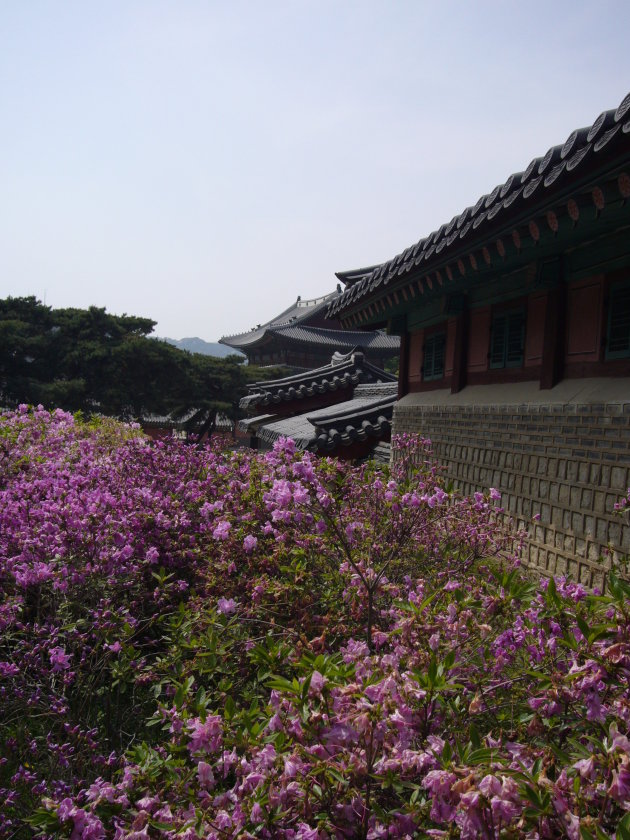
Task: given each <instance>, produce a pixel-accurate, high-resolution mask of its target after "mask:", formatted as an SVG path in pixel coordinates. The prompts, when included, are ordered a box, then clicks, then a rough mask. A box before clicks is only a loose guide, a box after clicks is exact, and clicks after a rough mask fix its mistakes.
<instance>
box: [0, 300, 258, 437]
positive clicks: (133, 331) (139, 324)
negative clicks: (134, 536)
mask: <svg viewBox="0 0 630 840" xmlns="http://www.w3.org/2000/svg"><path fill="white" fill-rule="evenodd" d="M154 326H155V322H154V321H152V320H151V319H150V318H139V317H135V316H130V315H111V314H110V313H108V312H107V311H106V310H105V309H100V308H98V307H95V306H91V307H90V308H89V309H87V310H85V309H52V308H51V307H49V306H45V305H44V304H42V303H41V302H40V301H38V300H37V299H36V298H35V297H26V298H7V299H5V300H0V405H3V406H5V407H14V406H16V405H18V404H19V403H31V404H34V405H37V404H41V405H43V406H45V407H53V406H58V407H61V408H63V409H65V410H68V411H83V412H84V413H86V414H92V413H99V414H105V415H109V416H113V417H117V418H120V419H124V420H132V419H143V418H147V417H149V416H155V415H159V416H169V417H172V418H173V419H174V420H178V421H183V422H185V424H186V427H187V428H188V429H189V430H190V431H193V432H197V433H200V434H204V433H206V432H209V433H212V431H213V430H214V427H215V425H216V421H217V416H218V415H219V414H224V415H226V416H228V417H229V418H230V419H232V420H236V419H237V416H238V402H239V399H240V397H241V396H242V395H243V393H244V391H245V386H246V383H247V382H248V381H252V380H253V379H260V378H262V376H261V371H259V370H254V369H250V368H248V367H247V366H246V365H244V364H243V359H242V358H241V357H237V356H230V357H228V358H226V359H217V358H214V357H211V356H203V355H201V354H191V353H186V352H184V351H182V350H179V349H178V348H176V347H173V346H172V345H170V344H167V343H166V342H163V341H156V340H155V339H152V338H149V335H150V333H151V332H152V330H153V328H154Z"/></svg>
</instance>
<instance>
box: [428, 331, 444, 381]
mask: <svg viewBox="0 0 630 840" xmlns="http://www.w3.org/2000/svg"><path fill="white" fill-rule="evenodd" d="M445 354H446V335H445V334H444V333H436V334H434V335H432V336H429V338H427V340H426V341H425V343H424V355H423V363H422V378H423V379H424V380H425V381H428V380H431V379H442V377H443V376H444V357H445Z"/></svg>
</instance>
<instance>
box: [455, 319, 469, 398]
mask: <svg viewBox="0 0 630 840" xmlns="http://www.w3.org/2000/svg"><path fill="white" fill-rule="evenodd" d="M467 368H468V308H467V307H466V306H465V305H464V307H463V309H462V311H461V312H460V313H459V315H458V316H457V319H456V321H455V354H454V360H453V376H452V378H451V394H457V393H458V392H459V391H461V390H462V388H465V387H466V371H467Z"/></svg>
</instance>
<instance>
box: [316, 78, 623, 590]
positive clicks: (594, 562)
mask: <svg viewBox="0 0 630 840" xmlns="http://www.w3.org/2000/svg"><path fill="white" fill-rule="evenodd" d="M346 274H348V275H350V276H352V275H353V273H352V272H347V273H346ZM355 275H356V276H354V277H353V282H350V283H349V284H348V285H347V287H346V289H345V290H344V291H343V292H342V293H341V294H339V295H336V296H334V298H332V299H331V300H330V301H329V302H328V303H327V313H328V316H329V317H330V318H333V319H335V320H336V321H338V322H339V323H340V324H341V326H342V327H343V328H345V329H347V330H349V331H351V332H356V331H360V330H363V329H366V330H369V331H372V330H375V329H387V331H388V332H389V333H390V334H395V335H398V336H400V339H401V350H400V376H399V383H398V401H397V403H396V406H395V409H394V414H393V431H394V432H395V433H396V432H404V431H414V432H419V433H421V434H422V435H424V436H426V437H429V438H431V440H432V442H433V447H434V453H435V455H436V457H437V459H438V460H439V461H441V462H442V463H443V465H444V466H445V468H446V471H447V474H448V475H450V477H451V478H452V479H453V481H454V482H455V483H456V484H457V485H458V486H459V487H460V489H461V490H462V491H463V492H466V493H469V492H472V491H475V490H482V489H485V488H487V487H489V486H496V487H498V488H499V489H500V490H501V492H502V494H503V504H504V506H505V508H506V510H507V512H508V513H509V514H510V515H511V516H512V517H513V518H514V519H515V520H516V522H517V523H518V524H520V525H521V526H524V527H527V528H528V529H529V531H528V533H529V537H528V540H527V544H526V561H527V562H528V563H529V564H531V565H532V566H537V567H538V568H542V569H544V570H546V571H548V572H549V573H556V574H561V573H569V574H570V575H571V576H572V577H573V578H574V579H578V580H581V581H582V582H584V583H585V584H587V585H596V584H598V583H601V580H602V576H603V573H604V572H605V569H606V568H607V567H608V566H609V564H610V562H611V558H612V557H614V556H616V555H618V554H620V553H623V552H628V551H630V526H629V525H628V522H627V520H623V519H621V518H620V517H619V516H618V515H617V514H616V512H615V509H614V505H615V503H616V501H617V500H618V498H619V497H620V496H622V495H625V492H626V490H627V488H628V486H629V485H630V94H629V95H628V96H626V98H625V99H624V100H623V102H622V103H621V104H620V105H619V107H618V108H616V109H612V110H609V111H604V112H603V113H602V114H600V116H599V117H597V119H596V120H595V121H594V123H593V124H592V125H590V126H587V127H584V128H579V129H577V130H575V131H573V132H572V133H571V134H570V135H569V137H568V138H567V139H566V141H564V142H560V143H559V144H558V145H556V146H553V147H552V148H550V149H549V150H548V151H547V152H546V153H544V154H542V155H540V156H539V157H535V158H534V159H533V160H532V161H531V162H530V163H529V164H528V165H527V166H525V167H524V169H523V170H522V171H520V172H517V173H514V174H512V175H510V176H509V177H508V178H507V179H506V181H505V182H504V183H502V184H499V185H498V186H496V187H495V188H494V189H492V190H491V191H490V192H489V193H488V194H486V195H483V196H481V197H480V198H479V199H477V200H476V201H475V202H474V203H473V204H471V205H470V206H469V207H466V208H465V209H464V210H463V211H462V212H461V213H460V214H459V215H457V216H455V217H454V218H453V219H451V221H450V222H448V223H445V224H442V225H441V226H440V227H438V228H436V230H434V231H433V232H431V233H429V235H428V236H425V237H423V238H422V239H420V240H419V241H418V242H416V243H415V244H413V245H410V246H409V247H408V248H407V249H406V250H404V251H403V252H402V253H400V254H398V255H397V256H395V257H393V258H392V259H390V260H388V261H387V262H385V263H383V264H382V265H379V266H376V267H374V268H373V269H372V270H364V269H361V270H359V271H358V272H356V273H355ZM609 547H610V549H611V553H610V554H609V553H608V549H609Z"/></svg>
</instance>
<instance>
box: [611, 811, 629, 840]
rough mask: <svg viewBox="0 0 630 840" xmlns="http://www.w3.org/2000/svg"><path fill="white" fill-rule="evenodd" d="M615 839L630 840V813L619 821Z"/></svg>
mask: <svg viewBox="0 0 630 840" xmlns="http://www.w3.org/2000/svg"><path fill="white" fill-rule="evenodd" d="M615 838H616V840H630V813H628V814H626V815H625V816H624V817H622V818H621V820H620V821H619V823H618V825H617V832H616V834H615Z"/></svg>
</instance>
